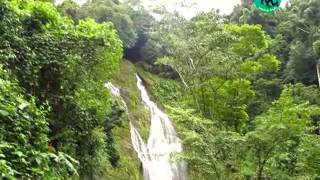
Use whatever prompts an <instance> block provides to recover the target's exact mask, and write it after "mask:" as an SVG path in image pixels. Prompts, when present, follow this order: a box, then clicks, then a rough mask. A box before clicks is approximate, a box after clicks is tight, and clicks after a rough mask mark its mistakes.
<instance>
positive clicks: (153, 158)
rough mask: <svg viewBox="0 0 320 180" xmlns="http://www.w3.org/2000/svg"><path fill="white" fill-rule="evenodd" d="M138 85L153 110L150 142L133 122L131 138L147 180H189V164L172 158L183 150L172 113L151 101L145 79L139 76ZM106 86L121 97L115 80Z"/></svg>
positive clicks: (144, 100)
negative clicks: (143, 137)
mask: <svg viewBox="0 0 320 180" xmlns="http://www.w3.org/2000/svg"><path fill="white" fill-rule="evenodd" d="M136 77H137V87H138V89H139V90H140V92H141V98H142V101H143V102H144V104H145V106H146V107H147V108H148V109H149V111H150V115H151V116H150V118H151V126H150V130H149V138H148V142H147V144H146V143H145V142H144V141H143V139H142V138H141V135H140V133H139V131H138V130H137V129H136V128H135V127H134V125H133V124H132V123H131V122H130V128H131V130H130V131H131V141H132V144H133V147H134V149H135V151H136V152H137V154H138V157H139V159H140V161H141V163H142V165H143V177H144V180H187V171H186V165H185V163H184V162H181V161H176V162H173V161H171V158H170V155H171V154H172V153H180V152H182V145H181V142H180V139H179V138H178V137H177V134H176V132H175V130H174V127H173V125H172V123H171V121H170V119H169V118H168V116H167V115H166V114H165V113H164V112H162V111H161V110H160V109H159V108H158V106H157V105H156V104H155V103H154V102H153V101H151V99H150V97H149V95H148V93H147V90H146V88H145V87H144V85H143V83H142V80H141V79H140V77H139V76H138V75H136ZM106 87H107V88H108V89H110V91H111V92H112V94H114V95H115V96H117V97H119V98H120V99H121V100H122V102H123V103H124V105H125V107H127V106H126V103H125V102H124V100H123V99H122V98H121V95H120V91H119V89H118V88H116V87H115V86H113V85H112V84H111V83H107V84H106Z"/></svg>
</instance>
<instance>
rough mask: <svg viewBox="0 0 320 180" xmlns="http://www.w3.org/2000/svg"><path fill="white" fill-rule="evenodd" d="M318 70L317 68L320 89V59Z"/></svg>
mask: <svg viewBox="0 0 320 180" xmlns="http://www.w3.org/2000/svg"><path fill="white" fill-rule="evenodd" d="M316 68H317V75H318V83H319V87H320V59H319V60H318V63H317V65H316Z"/></svg>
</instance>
